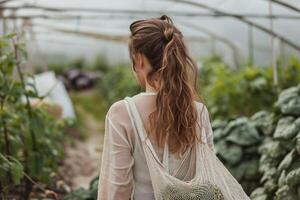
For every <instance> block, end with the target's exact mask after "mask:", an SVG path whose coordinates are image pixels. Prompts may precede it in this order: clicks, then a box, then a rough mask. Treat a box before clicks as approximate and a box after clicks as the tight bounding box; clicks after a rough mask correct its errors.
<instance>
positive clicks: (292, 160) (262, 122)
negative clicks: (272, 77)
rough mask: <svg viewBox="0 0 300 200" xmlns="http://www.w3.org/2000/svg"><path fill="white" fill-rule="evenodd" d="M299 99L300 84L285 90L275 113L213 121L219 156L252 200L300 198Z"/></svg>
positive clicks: (275, 107)
mask: <svg viewBox="0 0 300 200" xmlns="http://www.w3.org/2000/svg"><path fill="white" fill-rule="evenodd" d="M299 99H300V85H298V86H294V87H290V88H288V89H286V90H283V91H282V92H281V93H280V94H279V96H278V99H277V101H276V102H275V103H272V104H271V105H272V106H273V109H272V110H273V111H272V112H268V111H265V110H262V111H259V112H257V113H255V114H254V115H253V116H252V117H251V118H246V117H239V118H236V119H231V120H229V121H225V122H224V121H223V122H222V121H220V120H215V121H213V122H212V126H213V130H214V142H215V149H216V153H217V155H218V157H219V158H220V159H221V160H222V161H223V163H224V164H225V165H226V167H228V169H229V170H230V172H231V173H232V174H233V175H234V176H235V177H236V179H237V180H238V182H239V183H241V184H242V186H243V188H244V190H245V191H246V192H247V193H248V194H251V196H252V198H251V199H255V200H261V199H265V200H271V199H299V198H300V193H299V187H300V159H299V158H300V109H299V108H300V101H298V100H299ZM287 111H289V112H287ZM297 190H298V193H297Z"/></svg>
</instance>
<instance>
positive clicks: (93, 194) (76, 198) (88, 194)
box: [64, 176, 98, 200]
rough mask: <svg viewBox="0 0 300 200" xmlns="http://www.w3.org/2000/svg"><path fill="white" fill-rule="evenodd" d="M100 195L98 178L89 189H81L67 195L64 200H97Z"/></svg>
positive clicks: (91, 183)
mask: <svg viewBox="0 0 300 200" xmlns="http://www.w3.org/2000/svg"><path fill="white" fill-rule="evenodd" d="M97 193H98V176H97V177H96V178H94V179H93V180H92V181H91V182H90V186H89V188H88V189H84V188H79V189H77V190H75V191H74V192H72V193H70V194H69V195H67V196H66V197H65V198H64V200H96V199H97Z"/></svg>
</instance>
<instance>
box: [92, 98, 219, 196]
mask: <svg viewBox="0 0 300 200" xmlns="http://www.w3.org/2000/svg"><path fill="white" fill-rule="evenodd" d="M132 98H133V100H134V103H135V105H136V106H137V108H138V111H139V113H140V115H141V118H142V120H143V122H144V123H145V124H146V123H147V120H148V116H149V114H150V113H151V112H153V111H154V110H155V99H156V93H153V92H141V93H139V94H137V95H135V96H133V97H132ZM124 101H125V100H124V99H123V100H120V101H117V102H115V103H114V104H113V105H112V106H111V107H110V108H109V110H108V112H107V115H106V119H105V136H104V147H103V153H102V162H101V170H100V176H99V185H98V200H118V199H120V200H121V199H122V200H126V199H130V198H132V199H137V200H140V199H143V200H153V199H154V193H153V188H152V185H151V179H150V175H149V170H148V167H147V163H146V159H145V155H144V152H143V150H142V147H141V141H140V139H139V137H138V136H137V135H136V133H135V132H134V131H133V127H132V122H131V120H130V117H129V115H128V110H127V107H126V105H125V102H124ZM196 105H197V108H198V113H199V120H201V124H202V125H203V126H205V130H206V131H205V132H206V140H207V143H208V145H209V146H210V147H211V148H212V149H214V144H213V131H212V127H211V124H210V119H209V114H208V110H207V108H206V106H205V105H204V104H202V103H200V102H196ZM152 144H153V145H154V149H155V151H156V152H157V154H158V155H159V157H160V159H162V157H163V155H162V154H163V149H159V148H157V147H156V146H155V142H152ZM181 159H182V157H181V156H176V155H172V154H170V158H169V170H170V172H172V171H174V170H176V169H178V167H179V166H178V165H179V163H181ZM189 160H190V159H186V161H185V162H184V165H185V166H181V167H180V169H181V171H180V173H178V178H180V179H182V180H188V179H191V178H192V177H193V175H194V170H195V169H194V167H193V166H191V165H190V163H189Z"/></svg>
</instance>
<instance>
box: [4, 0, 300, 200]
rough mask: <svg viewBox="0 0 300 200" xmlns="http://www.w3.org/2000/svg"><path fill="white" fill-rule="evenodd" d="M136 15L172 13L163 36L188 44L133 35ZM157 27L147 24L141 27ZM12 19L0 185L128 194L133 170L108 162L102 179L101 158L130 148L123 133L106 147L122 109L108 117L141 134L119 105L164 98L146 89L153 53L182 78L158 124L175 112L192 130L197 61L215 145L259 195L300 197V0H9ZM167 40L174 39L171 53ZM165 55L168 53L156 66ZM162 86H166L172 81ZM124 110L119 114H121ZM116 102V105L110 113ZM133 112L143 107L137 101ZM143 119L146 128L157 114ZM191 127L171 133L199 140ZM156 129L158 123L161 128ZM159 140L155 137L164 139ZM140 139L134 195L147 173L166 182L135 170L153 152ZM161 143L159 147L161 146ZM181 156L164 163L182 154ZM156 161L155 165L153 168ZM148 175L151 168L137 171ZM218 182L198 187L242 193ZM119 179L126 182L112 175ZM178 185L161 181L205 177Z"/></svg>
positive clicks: (266, 199)
mask: <svg viewBox="0 0 300 200" xmlns="http://www.w3.org/2000/svg"><path fill="white" fill-rule="evenodd" d="M169 18H170V19H171V20H172V23H171V22H169V21H168V20H169ZM137 20H141V21H142V22H147V21H149V23H150V22H151V23H152V20H154V22H153V23H154V25H155V23H156V22H157V21H159V22H157V23H160V21H164V22H163V23H162V25H164V26H163V28H161V27H160V26H158V27H159V28H161V29H162V30H160V31H158V33H157V34H162V35H163V36H164V37H165V38H164V39H165V42H170V41H172V42H174V43H175V41H176V40H175V39H174V37H175V36H178V35H180V36H182V37H180V39H178V40H180V41H181V40H182V41H184V45H185V46H183V47H182V48H181V47H180V45H181V43H179V42H178V41H177V42H178V43H176V45H175V46H174V47H171V46H170V47H169V46H168V44H169V43H166V44H164V43H163V44H162V46H159V43H160V42H161V41H158V40H155V39H153V41H154V42H152V43H151V42H149V41H147V39H145V38H141V37H136V38H135V37H134V34H135V32H134V31H135V29H134V26H133V24H132V23H133V22H135V21H137ZM165 21H166V23H167V25H165V24H164V23H165ZM136 24H139V23H136ZM170 24H171V25H170ZM173 24H174V25H175V27H176V28H173ZM154 25H153V26H154ZM162 25H161V26H162ZM169 25H170V27H171V28H172V30H173V32H172V34H171V39H168V37H167V36H166V34H167V30H168V27H169ZM165 26H166V27H167V28H166V27H165ZM170 27H169V28H170ZM146 28H147V27H142V28H140V29H138V28H137V29H136V33H139V31H140V30H142V31H143V30H144V29H145V30H146ZM150 28H151V27H150ZM163 29H164V30H163ZM177 30H178V31H177ZM155 31H157V27H156V29H152V31H150V34H149V33H148V35H151V34H152V35H155V34H154V33H156V32H155ZM0 32H1V37H0V120H1V122H0V150H1V151H0V193H1V194H0V199H5V200H6V199H9V200H10V199H45V200H46V199H66V200H99V199H129V198H127V196H126V195H127V193H126V192H125V189H124V187H123V188H117V187H116V185H118V184H119V183H118V181H120V180H121V179H122V180H123V178H124V177H123V176H129V175H128V174H126V175H124V174H122V176H121V175H118V176H117V175H116V176H117V178H116V179H114V178H111V176H110V175H111V174H109V175H107V177H108V178H107V177H105V178H103V177H104V175H103V177H102V179H103V180H102V182H101V181H100V180H99V178H100V174H101V171H103V172H102V173H103V174H104V173H106V172H104V170H105V169H108V168H112V169H115V168H114V167H115V166H114V165H113V164H115V162H117V161H116V160H118V159H116V160H114V157H113V156H114V155H115V153H113V150H115V149H114V148H117V147H116V146H118V145H115V146H114V145H111V148H112V149H108V147H110V144H108V143H109V141H110V140H109V138H110V136H107V134H108V132H109V130H110V126H109V124H110V123H111V122H113V121H110V120H113V119H115V120H116V121H118V122H119V124H118V125H119V126H120V127H121V128H120V127H118V126H113V124H112V129H115V130H117V129H118V128H120V129H119V130H125V131H126V134H125V136H126V138H125V136H124V135H123V136H122V137H124V138H125V139H126V142H127V143H128V144H130V145H132V144H131V142H132V141H131V140H130V139H128V138H130V137H131V136H130V133H131V132H130V130H131V131H132V130H133V128H134V127H135V125H134V124H135V123H133V124H131V123H128V124H126V125H125V122H124V123H123V122H122V123H121V121H119V118H120V117H121V116H122V117H123V113H122V109H120V108H118V109H119V110H117V109H116V107H117V104H118V103H119V104H120V102H125V101H123V99H124V98H125V97H129V96H131V97H133V96H134V95H137V96H139V95H141V94H142V95H145V98H148V100H149V99H151V98H152V96H150V97H149V96H148V95H147V93H150V94H152V92H153V91H151V90H149V88H152V86H150V85H151V84H150V85H148V82H147V81H148V79H146V78H145V82H143V80H141V77H144V75H141V74H142V72H140V71H141V70H146V69H147V67H151V69H153V70H154V69H155V70H156V67H159V68H160V69H158V71H157V72H158V73H157V74H158V76H159V77H162V78H166V79H167V78H170V77H171V78H172V77H175V78H177V79H174V80H173V82H170V83H169V82H168V81H167V80H163V82H162V83H164V84H165V86H166V87H165V89H162V88H163V87H159V88H160V90H158V91H165V93H166V94H168V95H170V97H171V96H173V100H172V99H168V98H166V99H165V101H164V102H161V103H159V102H158V101H153V103H154V102H156V106H158V107H159V109H161V110H159V109H158V110H159V111H161V113H160V112H158V114H159V113H160V115H157V116H156V117H157V118H159V117H161V118H160V119H162V120H161V122H159V120H158V121H157V122H156V125H157V126H158V129H156V128H155V130H156V131H157V132H159V128H162V129H163V130H165V129H164V128H163V127H164V126H165V128H166V130H173V131H174V132H176V130H177V129H178V130H182V131H185V130H189V129H185V128H186V127H187V125H188V124H183V125H182V126H180V125H178V123H176V122H180V120H181V122H182V123H189V122H188V121H189V120H188V118H184V117H186V116H188V114H187V113H191V111H192V110H190V109H192V108H194V106H191V105H190V103H191V102H192V101H193V99H192V97H193V96H194V95H192V93H191V91H192V89H191V88H192V87H193V86H192V85H190V87H188V86H186V85H185V84H187V83H186V82H184V81H183V82H180V81H179V80H180V78H182V79H184V77H185V76H184V75H182V74H184V72H185V70H186V72H187V74H188V75H191V77H192V76H193V75H194V76H195V78H197V80H198V81H197V82H195V93H197V94H198V96H197V98H196V100H197V101H198V102H201V103H203V105H205V106H206V107H207V111H208V116H209V119H208V120H209V121H208V123H209V125H210V126H211V134H212V135H211V137H210V136H207V137H208V138H207V141H209V139H211V141H212V142H213V145H212V146H210V147H212V148H213V151H214V153H215V155H216V158H218V159H219V160H220V161H221V163H222V164H224V166H225V167H226V168H227V169H228V172H229V173H230V174H231V175H232V176H233V177H234V179H236V181H237V182H238V183H239V184H240V185H241V187H242V189H243V190H244V192H245V194H246V195H247V196H249V199H253V200H273V199H274V200H299V199H300V60H299V59H300V2H299V1H297V0H251V1H249V0H248V1H247V0H209V1H208V0H123V1H108V0H102V1H96V0H86V1H83V0H72V1H67V0H60V1H58V0H52V1H46V0H0ZM174 35H175V36H174ZM146 36H147V35H145V37H146ZM147 37H148V36H147ZM153 37H154V36H153ZM150 38H151V37H150ZM142 39H144V40H143V42H144V43H145V44H148V46H147V45H146V47H147V48H145V49H143V48H141V45H142V43H140V44H139V45H140V46H139V45H136V44H137V43H134V42H135V40H136V41H142ZM147 42H148V43H147ZM149 43H151V44H149ZM155 45H156V46H155ZM151 47H157V48H151ZM162 47H163V49H168V48H167V47H169V48H170V49H171V50H170V51H171V53H170V54H167V53H166V50H162ZM185 47H186V48H185ZM172 48H174V49H175V50H173V51H172ZM185 50H186V51H187V54H188V55H190V57H191V59H192V61H193V62H192V61H189V59H188V58H189V57H188V56H182V55H186V54H185ZM182 51H184V53H183V54H182ZM157 52H162V55H160V54H159V53H157ZM180 53H181V54H180ZM148 55H150V57H149V56H148ZM151 55H155V56H152V58H151ZM175 55H176V56H175ZM180 55H181V56H180ZM172 56H173V57H172ZM171 58H172V59H173V60H172V59H171ZM151 59H152V60H151ZM158 59H160V61H159V65H157V66H156V65H155V66H154V65H153V63H154V61H156V60H158ZM168 59H170V60H168ZM185 59H186V60H185ZM166 61H169V62H166ZM185 61H186V62H185ZM165 63H167V64H165ZM174 63H176V64H174ZM182 63H184V64H182ZM193 63H195V64H193ZM172 64H173V65H174V66H173V67H176V70H177V71H170V72H169V74H167V72H166V71H164V70H171V69H168V67H169V68H171V67H172V66H171V65H172ZM143 66H144V67H145V68H143ZM186 66H192V67H193V66H194V67H195V70H196V72H194V73H193V72H192V73H189V71H188V69H187V68H188V67H186ZM180 67H182V69H179V68H180ZM136 69H138V70H136ZM139 70H140V71H139ZM160 70H162V72H164V73H165V74H164V73H159V72H160ZM181 70H182V71H181ZM173 72H175V73H173ZM176 72H177V73H176ZM139 73H140V74H139ZM188 75H187V76H188ZM149 76H150V75H149ZM145 77H146V75H145ZM178 77H180V78H178ZM149 80H150V79H149ZM179 82H180V83H179ZM187 82H188V81H187ZM176 86H179V88H177V89H176ZM185 87H186V88H185ZM185 89H186V90H185ZM189 89H191V90H189ZM176 91H178V93H176V94H175V92H176ZM158 94H159V96H157V97H159V98H160V100H163V99H164V96H163V94H164V93H163V92H161V93H160V92H159V93H158ZM184 97H186V98H184ZM188 97H189V98H188ZM148 100H147V101H141V103H140V107H139V106H137V107H139V108H141V107H142V106H145V110H147V108H148V107H149V105H151V104H149V105H146V103H147V102H148ZM186 102H188V103H186ZM143 103H144V104H143ZM142 104H143V105H142ZM124 105H125V104H124ZM126 105H127V104H126ZM113 108H115V109H113ZM124 108H125V107H124ZM128 108H129V107H128V106H127V109H128ZM180 108H181V109H186V110H180ZM168 109H170V110H169V111H170V113H169V114H170V115H168ZM176 109H177V110H176ZM115 110H117V111H116V112H117V114H116V116H114V115H113V114H112V113H113V112H114V111H115ZM172 110H173V111H175V110H176V112H173V113H172V112H171V111H172ZM162 111H166V112H162ZM153 113H155V112H153ZM178 113H179V114H178ZM109 114H110V115H111V116H113V117H114V118H113V117H112V118H111V119H110V118H108V116H109ZM180 114H182V115H185V116H183V117H181V116H180ZM126 116H127V117H128V118H130V119H132V118H131V115H130V112H129V114H128V115H126ZM190 117H192V115H190ZM145 118H146V117H145V116H144V119H145ZM149 119H150V115H149ZM153 119H155V118H153ZM190 120H191V118H190ZM191 121H192V120H191ZM168 122H169V126H167V125H168ZM145 123H146V126H145V128H146V129H145V130H147V133H148V125H149V127H151V121H149V122H148V121H147V122H145ZM154 124H155V123H154ZM144 125H145V124H144ZM130 126H133V128H128V127H130ZM172 127H173V128H174V129H172ZM184 127H185V128H184ZM152 128H153V127H152ZM181 128H182V129H181ZM128 130H129V131H128ZM117 132H118V131H117ZM129 132H130V133H129ZM162 132H163V131H162ZM132 133H135V134H136V132H133V131H132ZM179 133H180V131H179V132H178V135H176V134H175V133H174V135H173V136H174V137H173V138H175V137H177V136H178V137H179V139H178V140H177V143H176V140H175V139H173V140H174V144H178V145H177V147H178V148H179V147H181V146H180V145H182V144H185V143H186V145H187V146H188V144H187V143H188V141H191V140H189V139H188V136H186V135H185V134H184V133H183V132H182V133H181V134H179ZM139 134H140V133H138V135H139ZM157 134H158V133H155V134H154V135H155V136H157V138H160V136H159V135H157ZM169 134H172V133H168V134H167V133H166V135H165V136H161V138H166V139H165V140H166V141H168V142H169V143H168V145H169V147H170V152H171V151H172V148H171V147H172V145H171V144H172V143H171V139H168V138H172V137H169ZM186 134H187V133H186ZM205 134H209V133H205ZM128 135H129V136H128ZM127 136H128V138H127ZM122 137H121V138H122ZM124 138H122V139H123V140H125V139H124ZM150 138H151V137H150ZM153 138H155V137H154V136H153ZM157 138H156V139H157ZM127 140H128V141H127ZM141 141H142V139H141ZM146 141H150V140H146ZM161 141H164V139H162V140H161ZM161 141H160V140H158V141H157V145H158V147H159V145H160V142H161ZM166 141H164V142H166ZM105 143H106V144H105ZM133 143H134V142H133ZM146 143H147V142H146ZM150 143H151V142H150ZM148 145H149V144H148ZM153 146H155V148H156V145H153ZM166 146H167V145H166ZM175 146H176V145H175ZM130 147H131V146H130ZM134 147H135V148H133V149H131V151H130V152H131V156H132V158H135V160H134V163H135V164H133V166H132V169H130V170H132V171H130V174H131V173H133V175H132V177H133V180H132V182H133V183H130V184H133V185H130V186H128V187H129V188H131V189H129V190H128V191H132V192H131V195H133V196H134V198H133V199H139V198H138V195H139V194H138V193H139V191H142V189H139V187H140V186H139V185H147V184H149V185H150V186H151V188H152V186H153V189H154V190H155V188H156V187H155V184H154V183H153V182H152V184H153V185H152V184H151V182H148V183H146V181H147V180H148V175H147V174H148V173H149V171H147V174H146V175H145V177H143V176H142V178H141V177H139V176H140V174H139V172H137V170H139V167H140V166H144V165H145V166H148V165H149V161H148V160H147V162H146V160H145V162H144V163H143V164H141V165H140V164H139V162H142V161H140V160H139V159H136V157H135V156H136V154H135V153H133V152H135V151H136V149H139V147H136V146H135V143H134ZM169 147H168V148H167V149H168V151H169ZM151 148H152V146H151ZM141 149H142V148H141ZM162 151H163V152H164V153H163V154H162V158H161V162H163V163H161V162H159V163H160V164H161V165H162V166H164V165H165V163H164V162H165V151H166V148H165V149H164V148H162ZM174 152H175V151H174ZM105 153H107V154H108V155H109V156H105ZM140 153H141V152H140ZM143 153H144V152H142V154H143ZM152 153H153V152H152ZM138 155H140V154H139V153H138ZM143 155H144V154H143ZM153 155H154V157H155V156H157V155H156V153H155V150H154V153H153ZM110 156H111V159H109V157H110ZM169 156H170V155H169ZM167 157H168V156H167ZM146 158H147V156H146ZM196 158H197V156H196ZM168 159H169V158H167V160H168ZM120 160H123V157H122V159H120ZM157 160H159V159H157ZM187 160H189V159H187ZM191 160H192V159H191ZM173 161H174V160H172V161H171V159H170V164H167V165H166V166H169V165H170V166H172V164H174V163H175V161H174V162H173ZM183 161H184V159H183ZM183 161H182V162H183ZM105 162H106V163H105ZM110 162H113V164H112V163H110ZM167 162H168V161H167ZM172 162H173V163H172ZM122 167H124V166H121V167H120V166H119V168H117V167H116V169H118V170H120V169H121V168H122ZM171 168H172V167H171ZM188 168H191V165H189V167H188ZM112 169H111V170H108V171H109V173H112V175H115V174H116V172H117V171H118V170H116V171H113V170H112ZM179 169H180V167H179V168H178V170H179ZM175 171H176V170H175ZM124 173H125V172H124ZM128 173H129V172H128ZM151 173H152V172H151V170H150V175H151V176H152V174H151ZM195 174H197V173H196V172H195ZM130 176H131V175H130ZM195 176H196V175H195ZM213 176H214V175H212V176H211V177H213ZM109 178H111V179H109ZM118 178H119V179H120V180H118ZM135 178H136V180H135ZM139 178H141V180H143V181H144V182H143V181H142V182H140V183H139ZM191 180H192V179H191ZM193 180H194V179H193ZM208 180H212V182H214V181H215V180H214V178H208ZM134 181H136V182H135V183H134ZM152 181H153V180H152ZM112 182H113V183H114V184H108V183H112ZM106 184H107V185H108V186H107V187H106ZM120 184H121V181H120ZM134 184H136V185H135V186H134ZM224 184H225V183H224ZM103 185H105V186H103ZM111 185H112V186H113V187H112V186H111ZM215 185H216V186H219V189H218V190H213V191H214V192H215V193H214V194H215V196H214V197H212V196H213V195H212V196H209V195H210V193H209V192H207V191H206V192H207V193H206V196H207V197H204V196H201V195H202V194H201V195H200V196H201V198H200V197H199V196H197V197H194V198H193V199H207V200H208V199H225V200H237V199H239V198H236V197H234V195H233V196H231V197H228V196H226V192H225V191H223V195H224V196H223V195H221V193H222V187H221V184H220V185H218V184H217V181H216V183H215ZM109 186H111V187H112V188H114V189H107V188H109ZM201 186H202V185H201ZM126 187H127V186H126ZM100 188H101V189H100ZM134 188H135V189H134ZM220 188H221V189H220ZM105 189H106V190H107V191H104V190H105ZM117 189H120V193H118V191H117ZM173 189H174V188H172V191H171V193H172V192H173V193H172V194H171V195H169V196H168V197H164V198H161V197H158V195H157V194H156V193H155V191H154V194H155V198H154V196H153V198H152V199H190V198H191V197H190V196H189V197H188V198H184V197H182V196H180V195H179V193H180V192H182V193H185V194H188V193H190V194H193V193H194V192H195V191H196V189H195V188H192V189H189V190H187V191H189V192H187V191H185V190H184V187H181V188H180V189H178V188H177V190H178V191H179V192H178V191H175V190H176V187H175V189H174V191H173ZM215 189H216V188H215ZM200 190H201V191H202V189H199V191H200ZM207 190H211V188H209V189H207ZM219 190H220V195H219V196H218V195H216V194H217V193H218V192H217V191H219ZM236 190H237V189H236ZM122 191H123V192H122ZM203 191H204V190H203ZM232 191H234V190H232ZM113 192H115V193H113ZM176 192H177V193H176ZM210 192H211V193H213V192H212V191H210ZM102 193H107V194H108V195H107V194H106V195H107V196H105V195H103V196H102ZM152 193H153V191H152ZM195 193H196V192H195ZM118 194H119V195H121V196H122V195H123V196H122V197H123V198H120V197H117V195H118ZM145 194H149V193H147V192H145ZM154 194H153V195H154ZM114 195H115V196H114ZM172 195H173V196H172ZM176 195H177V196H176ZM178 195H179V196H178ZM125 196H126V198H124V197H125ZM133 196H130V197H131V199H132V197H133ZM217 196H218V197H217ZM221 196H222V198H221ZM145 198H146V197H145ZM150 199H151V198H150Z"/></svg>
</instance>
